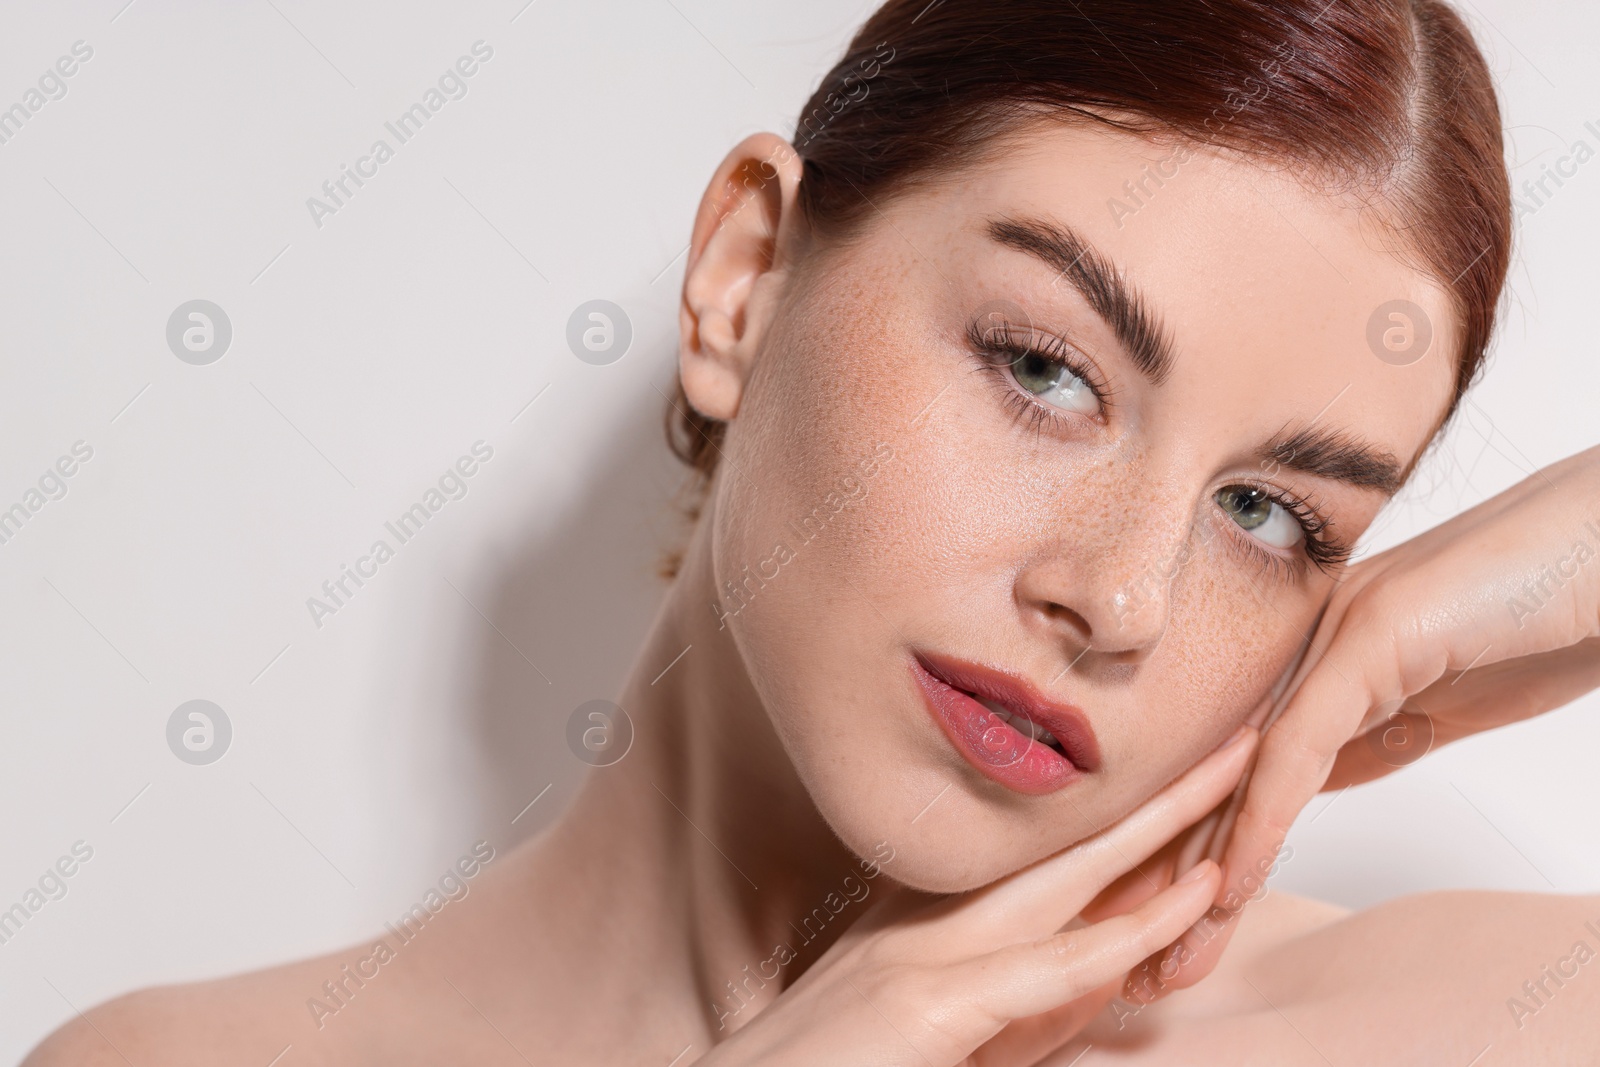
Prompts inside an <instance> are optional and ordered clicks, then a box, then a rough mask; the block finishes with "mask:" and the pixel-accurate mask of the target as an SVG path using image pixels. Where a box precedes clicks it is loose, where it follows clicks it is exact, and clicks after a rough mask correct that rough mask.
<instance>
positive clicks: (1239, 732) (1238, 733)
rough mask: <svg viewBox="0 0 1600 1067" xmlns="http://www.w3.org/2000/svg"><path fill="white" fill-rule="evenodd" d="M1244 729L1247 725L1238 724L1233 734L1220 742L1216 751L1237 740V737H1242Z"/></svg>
mask: <svg viewBox="0 0 1600 1067" xmlns="http://www.w3.org/2000/svg"><path fill="white" fill-rule="evenodd" d="M1246 729H1247V727H1245V726H1240V727H1239V728H1238V729H1237V730H1235V731H1234V732H1233V735H1232V736H1231V737H1229V738H1228V739H1227V740H1226V741H1224V742H1222V744H1220V745H1218V746H1217V751H1218V752H1221V751H1222V750H1223V749H1225V748H1227V747H1228V746H1229V745H1231V744H1233V743H1234V742H1235V741H1237V740H1239V738H1241V737H1243V736H1244V732H1245V730H1246Z"/></svg>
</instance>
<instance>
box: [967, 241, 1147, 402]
mask: <svg viewBox="0 0 1600 1067" xmlns="http://www.w3.org/2000/svg"><path fill="white" fill-rule="evenodd" d="M988 230H989V236H990V237H991V238H992V239H993V240H996V241H998V242H1000V243H1001V244H1003V245H1006V246H1007V247H1010V248H1015V249H1017V250H1018V251H1019V252H1026V253H1028V254H1029V255H1031V256H1035V257H1037V258H1038V259H1041V260H1043V261H1044V262H1045V263H1047V264H1049V265H1050V266H1051V267H1053V268H1055V270H1056V271H1058V272H1059V273H1060V275H1061V276H1062V277H1065V278H1066V279H1067V281H1069V282H1071V283H1072V287H1073V288H1074V289H1076V290H1078V292H1079V293H1080V294H1081V295H1082V296H1083V298H1084V300H1086V301H1088V303H1089V306H1090V307H1092V308H1094V310H1095V313H1096V314H1097V315H1099V316H1100V317H1101V318H1102V319H1104V320H1105V322H1106V325H1108V326H1110V327H1111V331H1112V332H1113V333H1115V334H1116V335H1117V340H1118V341H1120V342H1121V343H1122V347H1123V348H1125V349H1127V351H1128V355H1129V357H1130V358H1132V360H1133V365H1134V366H1135V367H1137V368H1138V369H1139V373H1141V374H1143V375H1144V376H1145V377H1146V378H1148V379H1149V380H1150V381H1151V382H1152V383H1153V384H1155V385H1160V384H1161V383H1162V382H1163V381H1164V380H1165V379H1166V377H1167V375H1168V374H1169V373H1171V371H1172V341H1171V338H1170V336H1169V335H1168V333H1167V331H1166V329H1165V328H1164V327H1163V326H1162V325H1161V320H1160V318H1159V317H1158V316H1157V315H1156V314H1155V312H1153V311H1152V310H1151V309H1150V306H1149V304H1148V303H1147V302H1146V301H1145V299H1144V297H1143V296H1141V295H1140V293H1139V291H1138V290H1137V289H1136V288H1134V287H1133V286H1132V285H1130V284H1129V283H1128V282H1127V281H1126V280H1125V279H1124V278H1123V277H1122V272H1121V271H1119V270H1117V268H1116V267H1115V266H1114V265H1113V264H1112V263H1111V261H1110V260H1108V259H1106V257H1105V256H1103V255H1102V254H1101V253H1100V252H1098V251H1097V250H1096V249H1095V248H1094V246H1093V245H1091V244H1089V242H1087V241H1085V240H1084V239H1083V238H1082V237H1080V236H1079V235H1078V234H1077V233H1075V232H1074V231H1073V230H1071V229H1070V228H1068V227H1066V226H1061V225H1058V224H1055V223H1050V222H1045V221H1043V220H1041V219H1018V218H998V219H993V220H991V221H990V222H989V226H988Z"/></svg>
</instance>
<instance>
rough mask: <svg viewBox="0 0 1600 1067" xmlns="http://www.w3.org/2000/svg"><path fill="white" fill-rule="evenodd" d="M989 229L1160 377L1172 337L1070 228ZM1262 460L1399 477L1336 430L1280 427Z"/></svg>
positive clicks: (1359, 484) (1389, 457) (1014, 224)
mask: <svg viewBox="0 0 1600 1067" xmlns="http://www.w3.org/2000/svg"><path fill="white" fill-rule="evenodd" d="M988 230H989V236H990V237H991V238H992V239H993V240H995V241H998V242H999V243H1001V244H1003V245H1006V246H1007V247H1010V248H1015V249H1017V250H1018V251H1020V252H1026V253H1028V254H1029V255H1031V256H1034V257H1036V258H1038V259H1041V260H1043V261H1044V262H1045V263H1047V264H1048V265H1050V266H1051V267H1053V268H1055V269H1056V270H1057V271H1059V272H1060V274H1061V275H1062V276H1063V277H1065V278H1066V279H1067V280H1068V281H1069V282H1071V283H1072V286H1073V288H1075V289H1076V290H1078V292H1079V293H1080V294H1081V295H1082V296H1083V298H1084V300H1086V301H1088V303H1089V306H1090V307H1092V308H1093V309H1094V310H1095V313H1096V314H1098V315H1099V316H1100V317H1101V318H1102V319H1104V320H1105V322H1106V324H1107V325H1108V326H1110V327H1111V330H1112V332H1113V333H1115V334H1116V335H1117V340H1118V341H1120V342H1121V343H1122V346H1123V347H1124V348H1125V349H1127V351H1128V355H1129V357H1130V358H1131V359H1132V360H1133V364H1134V366H1135V367H1137V368H1138V369H1139V372H1140V373H1141V374H1143V375H1144V376H1145V377H1146V378H1148V379H1149V380H1150V381H1151V382H1152V383H1154V384H1156V385H1160V384H1161V383H1162V381H1164V380H1165V379H1166V377H1167V375H1168V374H1170V373H1171V371H1172V362H1173V348H1172V341H1171V339H1170V336H1169V334H1168V333H1167V331H1166V329H1165V328H1164V327H1163V326H1162V324H1161V320H1160V318H1159V317H1158V316H1157V315H1156V314H1155V312H1154V311H1152V310H1151V309H1150V306H1149V304H1148V303H1147V302H1146V301H1145V299H1144V297H1143V296H1142V295H1141V294H1140V293H1139V291H1138V289H1136V288H1134V287H1133V286H1132V285H1131V284H1129V283H1128V282H1127V281H1126V280H1125V279H1124V278H1123V276H1122V273H1121V272H1120V271H1118V270H1117V268H1116V267H1115V266H1113V265H1112V263H1111V262H1110V260H1108V259H1106V257H1105V256H1104V255H1102V254H1101V253H1100V252H1099V251H1097V250H1096V249H1095V247H1094V246H1093V245H1091V244H1089V242H1087V241H1085V240H1084V239H1083V238H1082V237H1080V236H1079V235H1078V234H1077V233H1075V232H1074V231H1073V230H1072V229H1071V228H1069V227H1066V226H1061V225H1058V224H1055V223H1051V222H1045V221H1043V220H1041V219H1019V218H998V219H993V220H991V221H990V222H989V226H988ZM1257 457H1258V458H1259V459H1260V460H1261V462H1262V464H1263V466H1266V465H1270V464H1276V465H1277V466H1280V467H1288V468H1289V469H1291V470H1297V471H1300V472H1302V473H1305V474H1310V475H1312V476H1314V477H1318V478H1326V479H1329V480H1330V481H1336V482H1344V483H1345V484H1346V485H1352V486H1355V487H1356V488H1358V489H1370V490H1375V491H1377V492H1379V493H1382V494H1383V495H1384V496H1393V495H1394V494H1395V493H1397V492H1399V491H1400V486H1401V485H1402V484H1404V482H1405V469H1404V467H1403V466H1402V465H1401V463H1400V461H1399V460H1397V459H1396V458H1395V457H1394V454H1393V453H1391V452H1388V451H1386V450H1384V449H1381V448H1378V447H1376V446H1374V445H1371V444H1368V443H1366V442H1365V441H1362V440H1360V439H1359V438H1357V437H1354V436H1352V435H1351V434H1349V433H1347V432H1345V431H1342V430H1333V429H1310V428H1307V429H1301V430H1296V431H1293V432H1280V433H1278V434H1277V435H1276V436H1274V437H1273V438H1272V439H1271V440H1270V441H1268V442H1267V443H1266V444H1264V445H1263V446H1261V448H1260V450H1259V451H1258V452H1257Z"/></svg>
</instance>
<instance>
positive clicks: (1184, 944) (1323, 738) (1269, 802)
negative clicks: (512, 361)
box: [1138, 639, 1371, 996]
mask: <svg viewBox="0 0 1600 1067" xmlns="http://www.w3.org/2000/svg"><path fill="white" fill-rule="evenodd" d="M1351 644H1352V643H1351V642H1349V641H1340V640H1337V639H1336V640H1335V642H1334V644H1333V647H1332V648H1330V649H1329V654H1328V655H1326V656H1324V657H1323V658H1322V660H1321V661H1320V662H1319V663H1318V665H1317V667H1315V668H1313V669H1312V670H1311V672H1310V673H1309V674H1307V675H1306V678H1305V681H1304V682H1303V683H1302V685H1301V686H1300V689H1299V690H1298V691H1297V692H1296V693H1295V695H1294V697H1293V698H1292V699H1291V700H1290V702H1289V706H1288V707H1287V708H1286V709H1285V710H1284V712H1283V715H1282V716H1281V717H1280V718H1279V719H1278V721H1277V722H1275V723H1274V724H1273V725H1272V726H1271V727H1270V728H1269V729H1268V730H1267V733H1266V734H1265V736H1264V737H1263V738H1262V742H1261V748H1260V755H1259V758H1258V759H1257V760H1256V764H1255V767H1254V768H1253V769H1252V770H1251V772H1250V775H1249V781H1248V785H1247V787H1246V791H1245V797H1244V803H1243V805H1242V806H1241V807H1240V809H1239V816H1238V820H1237V821H1236V822H1235V823H1234V826H1233V831H1232V833H1231V834H1229V837H1228V843H1227V849H1226V853H1225V855H1226V858H1225V860H1224V862H1223V876H1224V888H1223V892H1222V894H1221V896H1220V897H1219V898H1218V901H1217V904H1218V906H1217V907H1216V908H1213V909H1212V910H1211V912H1210V913H1209V914H1207V915H1206V917H1205V921H1204V923H1202V924H1200V925H1199V926H1197V927H1196V928H1195V929H1193V930H1191V931H1189V932H1187V933H1186V934H1185V935H1184V936H1183V938H1182V940H1180V941H1179V943H1178V944H1176V945H1174V946H1172V948H1171V949H1170V950H1168V952H1167V953H1166V954H1164V955H1163V957H1162V958H1161V959H1159V960H1152V961H1148V962H1147V965H1146V966H1144V967H1142V968H1141V969H1140V974H1139V976H1138V977H1139V978H1140V979H1141V980H1142V982H1143V986H1142V988H1145V989H1149V990H1153V991H1154V993H1155V995H1157V996H1161V995H1165V994H1166V993H1169V992H1172V991H1174V990H1178V989H1184V988H1187V987H1188V986H1191V985H1193V984H1194V983H1195V982H1198V981H1199V980H1200V979H1201V978H1204V977H1205V976H1206V975H1207V974H1210V973H1211V970H1212V969H1213V968H1214V967H1215V966H1216V963H1217V960H1218V959H1220V958H1221V955H1222V950H1223V949H1224V948H1225V947H1226V946H1227V943H1228V941H1229V939H1230V938H1231V937H1232V936H1233V930H1234V928H1235V927H1236V925H1237V919H1238V916H1239V914H1240V913H1241V912H1242V911H1243V910H1244V907H1245V905H1246V904H1247V903H1249V901H1250V899H1251V897H1253V896H1254V895H1255V894H1256V893H1258V892H1259V891H1260V885H1261V879H1262V878H1263V877H1264V875H1265V873H1266V872H1268V871H1269V870H1270V869H1271V868H1272V867H1273V866H1274V864H1275V863H1276V862H1277V856H1278V852H1279V849H1280V848H1281V847H1282V845H1283V841H1284V838H1285V837H1287V836H1288V833H1289V827H1290V826H1291V825H1292V824H1293V823H1294V819H1295V816H1297V815H1299V813H1300V811H1301V809H1303V808H1304V807H1305V806H1306V804H1307V803H1309V802H1310V800H1311V798H1312V797H1314V796H1316V795H1317V793H1318V791H1319V790H1321V788H1322V784H1323V782H1324V781H1325V780H1326V779H1327V777H1328V774H1329V772H1330V771H1331V770H1332V768H1333V761H1334V758H1335V755H1336V754H1337V753H1338V751H1339V749H1340V748H1341V747H1342V746H1343V744H1344V742H1345V741H1346V740H1348V739H1349V738H1350V736H1351V735H1352V734H1353V733H1354V732H1355V730H1356V728H1357V727H1358V726H1359V724H1360V723H1361V721H1362V719H1363V718H1364V717H1365V715H1366V713H1367V709H1368V707H1369V706H1370V704H1371V696H1370V691H1369V690H1368V689H1367V687H1366V686H1365V685H1364V684H1363V675H1362V674H1360V673H1358V672H1357V671H1356V668H1355V666H1354V665H1355V663H1356V662H1357V658H1356V657H1355V656H1354V655H1353V654H1351V651H1350V649H1351ZM1252 887H1253V888H1252Z"/></svg>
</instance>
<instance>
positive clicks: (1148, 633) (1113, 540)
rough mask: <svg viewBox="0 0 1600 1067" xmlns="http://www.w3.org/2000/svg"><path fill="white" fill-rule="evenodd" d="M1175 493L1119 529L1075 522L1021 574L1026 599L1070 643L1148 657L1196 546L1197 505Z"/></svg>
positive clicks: (1128, 657)
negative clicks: (1180, 501) (1182, 503)
mask: <svg viewBox="0 0 1600 1067" xmlns="http://www.w3.org/2000/svg"><path fill="white" fill-rule="evenodd" d="M1174 504H1176V501H1172V500H1169V501H1167V502H1166V505H1165V506H1163V507H1161V508H1160V509H1159V510H1149V511H1145V512H1144V513H1143V514H1142V515H1140V516H1139V517H1138V518H1137V519H1134V520H1133V521H1130V522H1127V523H1125V524H1122V525H1120V526H1118V527H1116V528H1107V526H1106V525H1104V524H1102V523H1085V524H1084V525H1083V526H1082V527H1081V528H1076V527H1075V524H1074V525H1073V526H1069V527H1068V528H1066V529H1065V530H1064V531H1063V535H1062V536H1061V537H1059V538H1058V539H1057V540H1056V542H1055V543H1054V544H1052V545H1050V546H1048V548H1047V550H1045V551H1043V552H1041V553H1040V555H1039V556H1038V558H1037V559H1035V560H1034V561H1033V562H1031V563H1030V564H1029V565H1027V566H1025V567H1024V568H1023V570H1022V571H1021V573H1020V574H1019V575H1018V576H1017V581H1016V596H1017V601H1018V605H1019V607H1020V608H1022V609H1023V610H1024V611H1026V612H1028V613H1029V614H1030V616H1031V617H1032V620H1033V622H1034V624H1035V625H1037V626H1039V627H1042V628H1044V629H1046V630H1047V631H1050V632H1051V634H1052V635H1053V636H1054V637H1055V638H1057V639H1058V640H1061V641H1063V642H1065V643H1067V644H1068V645H1069V646H1076V650H1075V651H1073V655H1074V656H1076V655H1078V654H1079V653H1080V652H1086V651H1090V650H1092V652H1093V653H1095V654H1098V655H1099V656H1101V657H1112V658H1114V659H1115V660H1117V661H1120V662H1140V661H1142V660H1144V659H1145V658H1147V657H1148V656H1149V655H1150V653H1151V652H1153V651H1154V650H1155V648H1156V646H1157V644H1159V643H1160V641H1161V637H1162V635H1163V634H1164V633H1165V632H1166V629H1167V624H1168V622H1169V621H1170V618H1171V608H1172V590H1173V585H1174V583H1175V581H1176V580H1177V578H1178V576H1179V574H1180V573H1181V571H1182V570H1183V568H1184V566H1185V565H1186V564H1187V563H1189V561H1190V559H1191V558H1192V556H1193V555H1194V552H1195V550H1196V547H1197V545H1196V541H1197V536H1196V534H1195V525H1196V524H1195V521H1194V514H1193V510H1192V509H1189V508H1181V509H1180V508H1178V507H1174V506H1172V505H1174Z"/></svg>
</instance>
